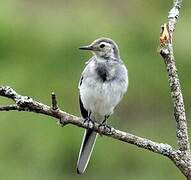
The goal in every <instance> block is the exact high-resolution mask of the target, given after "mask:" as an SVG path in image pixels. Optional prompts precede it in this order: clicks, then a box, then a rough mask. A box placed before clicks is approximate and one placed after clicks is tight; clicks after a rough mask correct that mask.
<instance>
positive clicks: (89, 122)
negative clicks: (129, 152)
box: [84, 111, 94, 129]
mask: <svg viewBox="0 0 191 180" xmlns="http://www.w3.org/2000/svg"><path fill="white" fill-rule="evenodd" d="M84 125H85V126H86V127H88V128H89V129H92V128H93V127H94V121H92V120H91V111H90V112H88V116H87V118H85V119H84Z"/></svg>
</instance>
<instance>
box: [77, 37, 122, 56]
mask: <svg viewBox="0 0 191 180" xmlns="http://www.w3.org/2000/svg"><path fill="white" fill-rule="evenodd" d="M79 49H81V50H89V51H91V52H92V53H93V54H94V55H95V56H97V57H98V58H104V59H109V58H115V59H119V49H118V46H117V44H116V43H115V42H114V41H113V40H112V39H109V38H99V39H96V40H95V41H93V42H92V43H91V44H90V45H88V46H82V47H80V48H79Z"/></svg>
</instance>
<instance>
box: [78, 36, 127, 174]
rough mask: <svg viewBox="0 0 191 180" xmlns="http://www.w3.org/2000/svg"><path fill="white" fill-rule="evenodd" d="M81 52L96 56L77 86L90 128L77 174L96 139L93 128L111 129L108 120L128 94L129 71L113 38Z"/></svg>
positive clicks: (83, 115) (84, 165) (81, 48)
mask: <svg viewBox="0 0 191 180" xmlns="http://www.w3.org/2000/svg"><path fill="white" fill-rule="evenodd" d="M79 49H80V50H86V51H90V52H92V53H93V56H92V57H91V58H90V59H89V60H88V61H87V62H86V66H85V68H84V70H83V72H82V75H81V78H80V81H79V85H78V88H79V105H80V111H81V115H82V117H83V118H84V123H85V124H86V125H87V126H88V129H86V130H85V132H84V135H83V140H82V144H81V148H80V152H79V157H78V161H77V173H78V174H83V173H84V171H85V169H86V167H87V164H88V162H89V159H90V156H91V154H92V150H93V148H94V145H95V142H96V138H97V132H95V131H93V130H92V127H93V126H94V123H95V122H97V123H99V128H106V130H108V131H109V130H110V126H108V125H107V123H106V121H107V119H108V118H109V116H110V115H111V114H112V113H113V111H114V109H115V107H116V106H117V104H118V103H119V102H120V101H121V99H122V97H123V95H124V94H125V92H126V91H127V88H128V71H127V68H126V66H125V65H124V63H123V61H122V59H121V58H120V54H119V48H118V46H117V44H116V43H115V42H114V41H113V40H112V39H110V38H105V37H102V38H98V39H96V40H95V41H93V42H92V43H91V44H90V45H87V46H81V47H80V48H79Z"/></svg>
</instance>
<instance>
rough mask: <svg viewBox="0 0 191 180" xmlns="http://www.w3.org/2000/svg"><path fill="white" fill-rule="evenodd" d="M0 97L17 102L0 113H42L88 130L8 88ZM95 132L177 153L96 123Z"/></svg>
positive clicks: (73, 118) (0, 89)
mask: <svg viewBox="0 0 191 180" xmlns="http://www.w3.org/2000/svg"><path fill="white" fill-rule="evenodd" d="M0 96H4V97H7V98H11V99H12V100H14V101H15V102H16V105H10V106H4V107H3V106H2V108H0V111H8V110H19V111H31V112H34V113H41V114H45V115H48V116H51V117H54V118H56V119H59V120H60V122H61V123H62V124H73V125H76V126H78V127H82V128H87V127H86V126H85V124H84V120H83V119H82V118H79V117H76V116H73V115H71V114H68V113H66V112H64V111H61V110H60V109H56V110H53V108H52V107H49V106H47V105H45V104H43V103H40V102H37V101H35V100H33V99H32V98H30V97H28V96H22V95H20V94H18V93H17V92H16V91H15V90H13V89H12V88H10V87H8V86H1V87H0ZM54 98H55V97H54ZM54 98H53V99H54ZM54 100H55V99H54ZM54 103H55V102H54ZM93 130H94V131H96V132H98V133H100V134H103V135H106V136H108V137H112V138H114V139H118V140H120V141H124V142H127V143H130V144H133V145H136V146H138V147H141V148H144V149H147V150H150V151H152V152H155V153H159V154H162V155H164V156H168V157H172V154H176V151H175V150H174V149H173V148H172V147H171V146H170V145H168V144H163V143H157V142H154V141H151V140H148V139H146V138H141V137H138V136H135V135H133V134H130V133H126V132H123V131H120V130H117V129H114V128H112V131H111V132H107V130H105V129H100V128H99V124H97V123H95V125H94V127H93Z"/></svg>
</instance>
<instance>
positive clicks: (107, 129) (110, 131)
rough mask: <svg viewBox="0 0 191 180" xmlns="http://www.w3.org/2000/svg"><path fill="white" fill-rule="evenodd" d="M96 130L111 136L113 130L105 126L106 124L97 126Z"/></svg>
mask: <svg viewBox="0 0 191 180" xmlns="http://www.w3.org/2000/svg"><path fill="white" fill-rule="evenodd" d="M98 128H99V130H100V131H106V132H107V133H108V134H112V130H113V128H112V127H111V126H109V125H107V124H106V123H101V124H100V125H99V126H98ZM101 135H102V134H101Z"/></svg>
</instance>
